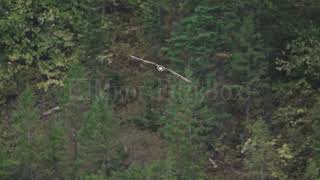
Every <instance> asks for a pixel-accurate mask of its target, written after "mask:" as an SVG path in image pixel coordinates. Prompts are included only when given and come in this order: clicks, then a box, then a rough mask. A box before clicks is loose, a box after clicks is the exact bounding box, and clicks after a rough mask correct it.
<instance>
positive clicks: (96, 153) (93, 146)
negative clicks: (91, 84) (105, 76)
mask: <svg viewBox="0 0 320 180" xmlns="http://www.w3.org/2000/svg"><path fill="white" fill-rule="evenodd" d="M118 129H119V122H118V121H117V118H116V117H115V116H114V114H113V108H112V105H111V104H109V102H108V99H107V98H106V97H105V96H103V95H99V96H97V97H96V99H95V100H94V102H93V104H92V105H91V107H90V110H89V111H88V112H87V113H86V116H85V120H84V122H83V125H82V128H81V129H80V132H79V141H80V155H81V162H83V163H89V164H91V165H92V166H94V167H95V168H94V169H95V170H96V171H99V173H101V174H102V175H107V174H109V173H110V172H111V171H112V168H114V166H117V165H118V164H117V163H119V162H117V158H118V157H119V156H118V152H119V151H118V150H119V149H117V148H118V147H117V139H116V133H117V131H118Z"/></svg>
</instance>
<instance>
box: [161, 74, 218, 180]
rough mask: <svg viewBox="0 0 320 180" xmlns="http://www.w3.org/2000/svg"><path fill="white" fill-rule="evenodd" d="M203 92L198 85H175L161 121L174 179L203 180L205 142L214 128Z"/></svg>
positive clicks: (214, 119)
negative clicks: (173, 168)
mask: <svg viewBox="0 0 320 180" xmlns="http://www.w3.org/2000/svg"><path fill="white" fill-rule="evenodd" d="M188 72H189V73H187V74H190V71H188ZM204 92H205V89H204V88H198V87H197V83H194V84H192V85H191V84H185V82H181V81H180V82H177V83H175V84H174V85H172V87H171V89H170V98H169V102H168V105H167V107H166V110H165V112H164V115H163V117H162V120H163V127H162V128H161V129H160V131H161V132H162V134H163V136H164V138H165V140H166V142H167V144H168V146H169V149H170V150H169V156H168V158H169V159H170V160H173V161H175V162H176V164H175V166H176V167H175V168H176V173H177V176H178V177H180V178H182V179H201V178H203V171H202V170H201V169H202V166H203V164H202V163H203V160H204V159H208V157H207V155H206V153H204V151H203V150H204V148H205V145H204V142H206V140H207V139H206V138H207V135H208V134H209V133H208V132H209V131H210V130H211V128H213V127H214V126H215V125H216V122H217V119H216V117H217V116H215V115H214V113H212V112H210V111H209V109H208V107H206V105H204V103H203V102H204V98H205V96H204Z"/></svg>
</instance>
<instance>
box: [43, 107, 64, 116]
mask: <svg viewBox="0 0 320 180" xmlns="http://www.w3.org/2000/svg"><path fill="white" fill-rule="evenodd" d="M59 110H60V107H59V106H56V107H54V108H51V109H49V110H48V111H46V112H44V113H42V117H46V116H49V115H50V114H52V113H54V112H55V111H59Z"/></svg>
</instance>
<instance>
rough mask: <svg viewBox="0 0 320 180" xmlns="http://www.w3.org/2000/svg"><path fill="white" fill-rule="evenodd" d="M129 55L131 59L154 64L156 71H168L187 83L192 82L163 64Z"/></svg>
mask: <svg viewBox="0 0 320 180" xmlns="http://www.w3.org/2000/svg"><path fill="white" fill-rule="evenodd" d="M130 57H131V58H132V59H135V60H137V61H141V62H143V63H146V64H151V65H154V66H156V67H157V69H158V71H169V72H170V73H171V74H173V75H175V76H177V77H179V78H180V79H182V80H184V81H185V82H187V83H192V81H190V80H189V79H187V78H186V77H184V76H182V75H181V74H179V73H177V72H175V71H173V70H172V69H169V68H166V67H164V66H162V65H159V64H157V63H154V62H152V61H148V60H145V59H141V58H138V57H135V56H130Z"/></svg>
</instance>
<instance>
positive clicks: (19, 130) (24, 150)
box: [14, 87, 41, 179]
mask: <svg viewBox="0 0 320 180" xmlns="http://www.w3.org/2000/svg"><path fill="white" fill-rule="evenodd" d="M14 127H15V131H16V148H15V152H14V154H15V157H16V158H17V161H18V163H19V167H18V168H19V174H18V176H19V177H20V178H21V179H34V178H35V177H36V169H37V168H38V167H37V166H38V154H39V149H38V148H39V147H40V144H39V142H40V138H41V135H40V134H39V130H40V129H39V128H40V127H41V123H40V120H39V113H38V110H37V108H36V104H35V97H34V95H33V93H32V90H31V88H30V87H27V88H26V90H25V91H24V92H23V93H22V95H21V96H20V98H19V102H18V106H17V110H16V111H15V113H14Z"/></svg>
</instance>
